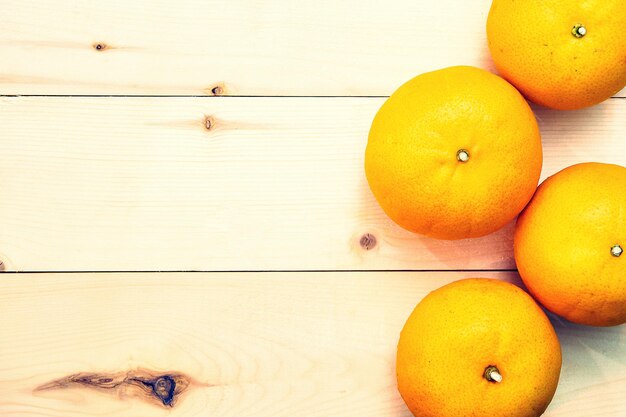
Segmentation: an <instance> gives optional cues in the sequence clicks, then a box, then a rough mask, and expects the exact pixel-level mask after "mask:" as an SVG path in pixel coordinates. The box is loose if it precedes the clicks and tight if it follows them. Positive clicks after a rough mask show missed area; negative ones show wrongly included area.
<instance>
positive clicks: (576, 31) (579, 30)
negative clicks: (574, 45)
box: [572, 23, 587, 38]
mask: <svg viewBox="0 0 626 417" xmlns="http://www.w3.org/2000/svg"><path fill="white" fill-rule="evenodd" d="M586 34H587V28H586V27H584V26H583V25H581V24H580V23H577V24H575V25H574V27H573V28H572V35H574V36H575V37H577V38H582V37H583V36H585V35H586Z"/></svg>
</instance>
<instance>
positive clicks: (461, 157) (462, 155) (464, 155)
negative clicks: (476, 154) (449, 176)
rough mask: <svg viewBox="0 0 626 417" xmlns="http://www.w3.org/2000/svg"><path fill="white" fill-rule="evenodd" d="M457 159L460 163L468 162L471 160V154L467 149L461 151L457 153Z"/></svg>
mask: <svg viewBox="0 0 626 417" xmlns="http://www.w3.org/2000/svg"><path fill="white" fill-rule="evenodd" d="M456 159H457V161H459V162H467V161H469V159H470V154H469V152H468V151H467V150H466V149H459V150H458V151H457V153H456Z"/></svg>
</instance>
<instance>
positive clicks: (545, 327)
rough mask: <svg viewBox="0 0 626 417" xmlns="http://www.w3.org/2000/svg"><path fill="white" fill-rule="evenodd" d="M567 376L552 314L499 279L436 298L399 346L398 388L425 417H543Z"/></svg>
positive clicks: (411, 322) (424, 304) (445, 290)
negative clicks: (550, 316) (563, 367)
mask: <svg viewBox="0 0 626 417" xmlns="http://www.w3.org/2000/svg"><path fill="white" fill-rule="evenodd" d="M560 370H561V348H560V344H559V340H558V338H557V336H556V333H555V332H554V328H553V327H552V325H551V324H550V321H549V320H548V318H547V317H546V315H545V314H544V312H543V311H542V310H541V308H539V306H538V305H537V304H536V303H535V302H534V301H533V299H532V298H531V297H530V296H529V295H528V294H526V293H525V292H524V291H522V290H521V289H519V288H518V287H516V286H515V285H513V284H509V283H507V282H503V281H498V280H495V279H484V278H483V279H480V278H478V279H464V280H461V281H456V282H453V283H451V284H448V285H445V286H443V287H441V288H439V289H437V290H435V291H433V292H431V293H430V294H428V295H427V296H426V297H425V298H424V299H423V300H422V301H421V302H420V303H419V304H418V305H417V307H415V310H413V313H411V316H410V317H409V319H408V320H407V322H406V324H405V325H404V328H403V329H402V333H401V335H400V342H399V343H398V356H397V362H396V372H397V378H398V390H399V392H400V394H401V395H402V398H403V399H404V401H405V402H406V404H407V406H408V407H409V409H410V410H411V412H412V413H413V414H414V415H415V416H417V417H468V416H481V417H482V416H490V417H536V416H539V415H541V414H542V413H543V412H544V410H545V409H546V407H547V406H548V404H549V403H550V401H551V400H552V397H553V396H554V392H555V390H556V387H557V384H558V381H559V374H560Z"/></svg>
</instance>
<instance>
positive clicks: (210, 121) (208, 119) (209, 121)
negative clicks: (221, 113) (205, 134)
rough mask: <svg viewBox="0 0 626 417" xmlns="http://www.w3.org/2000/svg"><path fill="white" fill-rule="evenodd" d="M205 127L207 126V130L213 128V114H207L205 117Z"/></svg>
mask: <svg viewBox="0 0 626 417" xmlns="http://www.w3.org/2000/svg"><path fill="white" fill-rule="evenodd" d="M204 127H205V128H206V130H211V129H212V128H213V119H212V118H211V116H206V117H205V118H204Z"/></svg>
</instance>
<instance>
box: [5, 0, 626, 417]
mask: <svg viewBox="0 0 626 417" xmlns="http://www.w3.org/2000/svg"><path fill="white" fill-rule="evenodd" d="M489 4H490V2H489V1H488V0H474V1H462V0H439V1H436V2H426V1H408V0H407V1H403V0H389V1H385V2H366V1H362V0H343V1H341V2H339V1H336V0H332V1H331V0H318V1H315V2H312V1H311V2H306V1H304V0H302V1H289V0H274V1H271V2H269V1H268V2H263V1H255V0H213V1H206V0H205V1H200V0H186V1H178V2H174V1H167V0H162V1H161V0H158V1H156V0H151V1H148V0H124V1H122V0H119V1H118V0H115V1H113V0H110V1H99V2H95V1H84V2H74V1H64V0H48V1H43V0H30V1H29V0H26V1H25V0H19V1H18V0H4V1H2V3H1V5H0V9H1V10H0V93H1V94H2V96H1V97H0V149H1V154H2V159H1V162H0V190H1V191H2V193H1V195H2V197H1V202H0V260H1V261H2V266H1V267H2V268H3V269H4V270H6V271H7V272H17V271H19V272H20V273H16V274H12V273H7V274H4V275H2V276H1V277H0V415H1V416H2V417H9V416H11V417H13V416H59V417H60V416H64V417H65V416H96V415H106V416H112V417H122V416H142V417H145V416H166V415H167V416H214V417H217V416H220V417H222V416H223V417H226V416H238V417H242V416H268V417H269V416H285V417H287V416H298V417H304V416H311V417H322V416H336V417H347V416H359V417H365V416H371V417H375V416H376V417H377V416H409V412H408V410H407V409H406V407H405V406H404V404H403V402H402V400H401V399H400V397H399V395H398V394H397V392H396V390H395V380H394V354H395V345H396V343H397V338H398V333H399V331H400V328H401V326H402V324H403V323H404V320H405V319H406V317H407V316H408V314H409V313H410V311H411V310H412V308H413V307H414V305H415V304H416V303H417V302H418V301H419V300H420V299H421V298H422V297H423V296H424V295H425V294H427V293H428V292H429V291H431V290H433V289H435V288H437V287H439V286H441V285H443V284H446V283H448V282H451V281H453V280H457V279H459V278H464V277H470V276H484V277H497V278H500V279H504V280H508V281H513V282H519V277H518V276H517V274H516V272H515V265H514V261H513V258H512V250H511V249H512V240H511V231H512V225H509V226H508V227H506V228H505V229H503V230H501V231H499V232H497V233H495V234H493V235H491V236H488V237H485V238H481V239H472V240H465V241H457V242H446V241H437V240H432V239H427V238H424V237H420V236H417V235H413V234H411V233H409V232H406V231H404V230H402V229H400V228H399V227H398V226H396V225H394V224H393V223H392V222H391V221H390V220H388V219H387V218H386V217H385V216H384V214H383V213H382V211H381V210H380V208H379V207H378V205H377V204H376V202H375V200H374V199H373V197H372V195H371V193H370V191H369V189H368V187H367V184H366V181H365V177H364V174H363V152H364V148H365V144H366V140H367V132H368V129H369V125H370V122H371V120H372V118H373V116H374V113H375V112H376V110H377V109H378V108H379V106H380V105H381V104H382V103H383V101H384V100H385V96H387V95H389V94H390V93H391V92H392V91H393V90H394V89H395V88H396V87H397V86H399V85H400V84H401V83H402V82H404V81H406V80H408V79H409V78H411V77H412V76H414V75H416V74H419V73H421V72H424V71H428V70H433V69H437V68H441V67H445V66H450V65H456V64H469V65H476V66H480V67H483V68H488V69H493V65H492V63H491V61H490V58H489V53H488V50H487V47H486V40H485V29H484V27H485V21H486V15H487V12H488V9H489ZM624 97H626V93H624V92H621V93H620V94H618V96H617V97H614V98H612V99H610V100H608V101H606V102H605V103H602V104H601V105H598V106H596V107H594V108H590V109H587V110H582V111H577V112H556V111H549V110H545V109H540V108H535V109H536V111H537V117H538V119H539V122H540V125H541V131H542V135H543V141H544V153H545V163H544V170H543V175H542V178H545V177H546V176H548V175H550V174H552V173H554V172H556V171H558V170H560V169H561V168H564V167H565V166H567V165H570V164H573V163H577V162H582V161H607V162H613V163H618V164H621V165H626V136H625V133H624V132H626V99H625V98H624ZM158 271H162V272H158ZM552 319H553V323H554V325H555V327H556V329H557V332H558V334H559V337H560V339H561V342H562V345H563V356H564V365H563V370H562V376H561V383H560V385H559V388H558V391H557V394H556V397H555V399H554V401H553V403H552V405H551V406H550V407H549V409H548V412H547V413H546V416H549V417H557V416H562V417H588V416H594V417H623V416H624V415H626V329H625V328H624V326H621V327H614V328H604V329H596V328H590V327H584V326H576V325H572V324H570V323H566V322H564V321H562V320H560V319H558V318H556V317H552ZM174 384H175V385H174ZM174 386H175V389H174V390H173V391H174V392H169V391H168V390H170V388H172V387H174ZM179 391H180V392H179Z"/></svg>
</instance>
